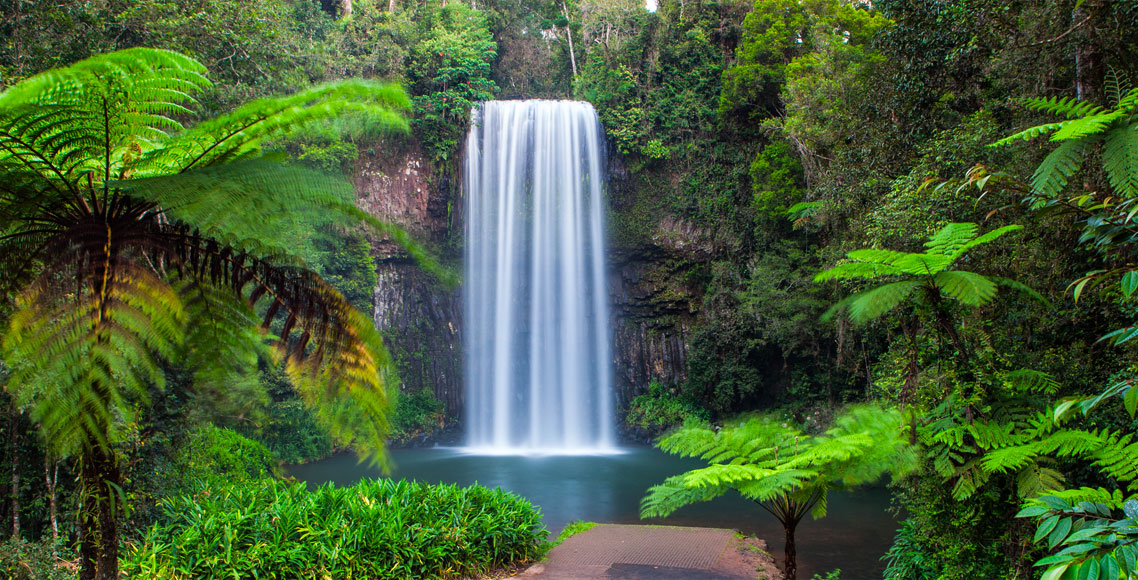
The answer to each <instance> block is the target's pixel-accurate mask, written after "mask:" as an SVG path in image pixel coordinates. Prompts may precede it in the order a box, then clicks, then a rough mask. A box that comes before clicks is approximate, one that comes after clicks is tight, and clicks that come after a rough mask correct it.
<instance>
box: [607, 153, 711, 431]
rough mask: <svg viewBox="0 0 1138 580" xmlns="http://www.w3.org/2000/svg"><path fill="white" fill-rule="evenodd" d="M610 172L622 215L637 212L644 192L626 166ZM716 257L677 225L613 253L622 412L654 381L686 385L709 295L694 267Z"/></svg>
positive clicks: (662, 223)
mask: <svg viewBox="0 0 1138 580" xmlns="http://www.w3.org/2000/svg"><path fill="white" fill-rule="evenodd" d="M613 166H614V167H613V169H611V170H610V176H609V179H610V183H611V187H610V190H611V192H612V194H611V196H612V199H611V203H612V205H613V207H614V208H617V211H620V210H621V208H629V207H632V206H634V205H635V196H636V195H638V193H639V192H638V191H637V188H635V187H634V186H633V185H632V184H630V183H628V182H627V177H625V174H624V172H623V171H621V168H620V165H619V160H617V162H615V163H613ZM711 256H712V245H711V241H710V236H708V235H707V234H706V233H705V232H703V231H701V230H699V229H697V228H693V227H691V226H690V225H688V224H686V223H684V222H682V221H677V220H674V219H672V218H670V217H664V218H661V219H659V220H658V221H657V222H656V223H655V225H654V227H653V228H652V234H651V235H650V236H647V237H644V238H642V239H639V240H638V241H636V242H633V243H628V242H625V243H624V244H623V245H615V246H614V247H611V248H610V272H611V274H610V276H611V277H610V286H611V288H612V291H611V295H612V304H613V358H614V361H613V362H614V363H615V368H616V381H615V387H616V390H617V392H616V397H617V403H618V404H617V407H618V409H620V411H621V413H622V415H621V417H623V412H624V411H626V410H627V409H628V404H629V402H631V401H632V399H633V398H634V397H636V396H637V395H639V394H641V393H644V392H645V391H647V389H648V385H649V384H650V383H651V382H652V381H653V380H658V381H660V382H662V383H664V384H667V385H678V384H680V383H683V382H684V380H685V378H686V366H687V354H688V346H689V343H688V335H689V334H690V332H689V331H690V329H691V327H692V325H693V323H694V322H695V318H696V315H697V314H698V310H699V301H700V296H701V293H702V290H701V289H700V288H697V287H695V286H694V285H693V284H692V283H690V282H688V281H687V279H686V272H687V270H688V268H689V265H690V264H691V263H692V262H698V261H706V260H709V259H710V258H711Z"/></svg>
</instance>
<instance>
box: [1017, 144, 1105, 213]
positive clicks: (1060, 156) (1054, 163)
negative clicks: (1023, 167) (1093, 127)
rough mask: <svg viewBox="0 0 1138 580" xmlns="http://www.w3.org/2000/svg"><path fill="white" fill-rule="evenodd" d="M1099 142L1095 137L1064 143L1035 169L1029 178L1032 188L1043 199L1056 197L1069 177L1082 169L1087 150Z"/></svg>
mask: <svg viewBox="0 0 1138 580" xmlns="http://www.w3.org/2000/svg"><path fill="white" fill-rule="evenodd" d="M1099 140H1100V139H1099V138H1098V137H1097V136H1096V137H1090V138H1087V139H1078V140H1071V141H1064V142H1063V143H1062V144H1060V145H1059V146H1058V147H1056V148H1055V150H1054V151H1052V152H1051V153H1050V154H1048V155H1047V157H1046V158H1044V160H1043V162H1042V163H1040V164H1039V167H1038V168H1036V170H1035V175H1033V176H1032V178H1031V186H1032V188H1033V189H1034V190H1035V191H1036V193H1038V194H1040V195H1042V196H1044V197H1047V198H1055V197H1058V196H1059V194H1060V193H1062V191H1063V188H1064V187H1066V186H1067V181H1068V180H1069V179H1070V178H1071V176H1072V175H1074V174H1075V173H1077V172H1078V171H1079V169H1080V168H1082V166H1083V161H1084V158H1085V157H1086V152H1087V150H1088V149H1089V148H1090V147H1091V146H1093V145H1094V144H1095V143H1097V142H1098V141H1099ZM1036 205H1038V204H1036Z"/></svg>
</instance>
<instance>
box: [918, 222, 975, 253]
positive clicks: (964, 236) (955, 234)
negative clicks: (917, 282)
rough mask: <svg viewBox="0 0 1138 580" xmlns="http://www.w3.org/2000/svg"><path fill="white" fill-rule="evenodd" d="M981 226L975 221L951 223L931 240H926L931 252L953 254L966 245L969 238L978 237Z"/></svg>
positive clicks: (926, 245) (938, 231)
mask: <svg viewBox="0 0 1138 580" xmlns="http://www.w3.org/2000/svg"><path fill="white" fill-rule="evenodd" d="M979 230H980V226H977V225H976V224H974V223H970V222H964V223H950V224H947V225H945V226H944V227H942V228H941V229H940V230H937V232H936V233H935V234H933V237H931V238H929V241H927V242H925V247H926V248H928V252H929V253H930V254H938V255H941V256H952V255H954V254H956V253H957V252H958V251H959V250H960V249H961V248H963V247H964V245H965V244H966V243H968V241H969V240H971V239H973V238H975V237H976V232H977V231H979Z"/></svg>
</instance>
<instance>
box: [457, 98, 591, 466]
mask: <svg viewBox="0 0 1138 580" xmlns="http://www.w3.org/2000/svg"><path fill="white" fill-rule="evenodd" d="M602 135H603V134H602V129H601V126H600V123H599V121H598V120H597V115H596V112H595V111H594V110H593V107H592V105H590V104H588V103H582V102H570V101H491V102H488V103H485V104H483V105H482V106H481V107H480V108H479V109H477V110H476V111H475V113H474V122H473V124H472V128H471V130H470V134H469V136H468V137H467V142H466V161H465V166H464V175H463V180H464V183H463V187H464V191H465V195H466V200H467V215H466V275H465V293H464V308H465V325H466V337H465V352H466V362H465V365H466V389H467V390H466V424H467V443H468V445H469V446H470V447H472V448H475V449H477V450H479V451H483V452H499V453H577V452H584V453H588V452H601V451H608V450H612V449H613V448H614V441H613V439H614V437H613V426H612V407H613V404H612V389H611V385H612V377H611V374H612V371H611V365H612V357H611V355H610V342H611V338H610V336H609V334H610V330H609V324H608V317H609V315H608V313H609V308H608V292H607V284H606V274H605V265H604V259H605V239H604V237H605V236H604V211H605V207H604V199H603V181H604V171H605V169H604V162H605V159H604V150H603V148H602V144H603V141H602V138H603V137H602Z"/></svg>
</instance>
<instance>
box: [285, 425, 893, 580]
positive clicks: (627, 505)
mask: <svg viewBox="0 0 1138 580" xmlns="http://www.w3.org/2000/svg"><path fill="white" fill-rule="evenodd" d="M391 458H392V461H393V463H394V465H395V467H394V471H393V473H392V477H398V478H405V479H413V480H418V481H422V482H428V483H457V484H459V485H471V484H474V483H479V484H482V485H485V486H487V487H501V488H503V489H508V490H510V491H513V492H515V493H517V494H519V495H521V496H523V497H525V498H526V499H528V500H530V501H531V502H532V503H534V504H535V505H537V506H539V507H540V508H541V511H542V515H543V517H544V520H545V525H546V526H547V527H548V528H549V530H550V532H551V533H552V534H554V535H556V534H557V533H558V532H559V531H560V530H561V528H563V527H564V526H565V524H567V523H569V522H571V521H573V520H587V521H594V522H606V523H651V524H666V525H687V526H707V527H724V528H735V529H738V530H741V531H743V532H745V533H748V534H753V535H755V536H757V537H760V538H763V539H765V540H766V541H767V543H768V544H769V545H770V548H771V551H772V553H774V554H775V555H776V556H779V555H781V553H782V541H783V540H782V528H781V526H779V524H778V522H777V521H776V520H775V519H774V517H772V516H771V515H770V514H768V513H766V512H765V511H763V510H762V509H761V508H759V507H758V506H757V505H755V504H754V503H753V502H751V501H749V500H746V499H744V498H742V497H740V496H739V495H737V494H732V495H730V496H727V497H723V498H720V499H718V500H715V501H712V502H708V503H703V504H698V505H694V506H689V507H686V508H683V509H681V510H679V511H677V512H676V513H675V514H673V515H672V516H670V517H668V518H666V519H648V520H641V519H640V517H639V516H638V515H637V509H638V507H639V505H640V498H642V497H643V496H644V492H645V490H647V489H648V487H649V486H651V485H654V484H656V483H659V482H662V481H663V480H664V479H665V478H667V477H668V476H670V475H674V474H676V473H680V472H682V471H685V470H688V469H692V468H695V467H699V466H700V465H701V462H699V461H698V460H692V459H683V458H678V457H674V456H671V455H666V454H664V453H661V452H660V451H658V450H656V449H651V448H630V449H628V450H627V452H625V453H621V454H613V455H601V456H581V455H578V456H530V457H527V456H485V455H470V454H466V453H463V452H462V451H461V450H459V449H447V448H435V449H408V450H396V451H392V453H391ZM287 471H288V473H289V475H292V476H293V477H296V478H297V479H300V480H302V481H305V482H308V483H310V484H321V483H324V482H328V481H331V482H334V483H336V484H337V485H350V484H353V483H355V482H356V481H359V480H360V479H361V478H364V477H381V476H382V474H381V473H380V472H379V470H378V469H375V468H371V467H368V466H367V465H366V464H363V465H361V464H359V463H358V462H357V460H356V457H355V456H354V455H339V456H336V457H331V458H329V459H325V460H323V461H318V462H315V463H311V464H308V465H297V466H293V467H291V468H289V469H288V470H287ZM888 507H889V494H888V491H887V490H885V489H867V490H859V491H854V492H849V493H844V494H835V495H832V496H831V497H830V510H829V515H828V516H827V517H826V518H824V519H821V520H817V521H815V520H809V519H807V520H805V521H803V522H802V523H801V524H799V526H798V531H797V534H796V537H797V539H798V558H799V563H798V574H799V578H804V579H809V578H810V577H811V576H812V575H814V574H816V573H824V572H827V571H829V570H833V569H834V568H841V569H842V574H841V578H842V580H870V579H874V578H881V572H882V570H883V569H884V565H883V563H882V562H881V561H880V557H881V555H882V554H884V553H885V551H886V550H887V549H888V548H889V545H890V543H891V542H892V539H893V532H894V530H895V529H896V523H895V522H894V519H893V517H892V516H891V515H890V514H889V513H888V512H887V511H886V510H887V508H888Z"/></svg>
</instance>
